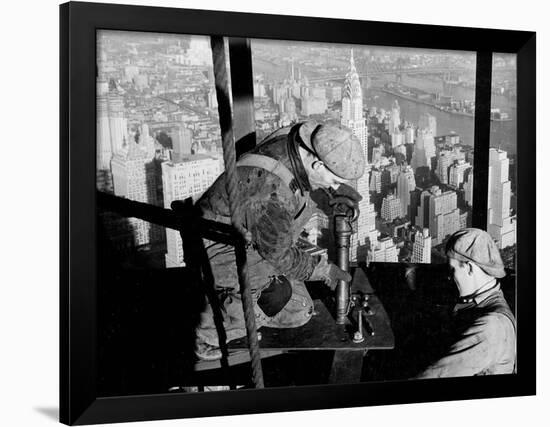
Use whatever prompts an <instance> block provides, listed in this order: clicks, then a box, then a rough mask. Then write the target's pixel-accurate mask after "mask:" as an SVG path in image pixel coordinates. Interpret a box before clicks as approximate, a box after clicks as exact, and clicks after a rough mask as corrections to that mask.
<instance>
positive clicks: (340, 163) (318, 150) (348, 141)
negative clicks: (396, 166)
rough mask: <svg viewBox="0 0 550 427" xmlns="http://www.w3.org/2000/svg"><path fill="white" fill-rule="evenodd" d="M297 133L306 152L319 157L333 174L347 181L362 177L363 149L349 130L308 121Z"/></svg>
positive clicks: (363, 164)
mask: <svg viewBox="0 0 550 427" xmlns="http://www.w3.org/2000/svg"><path fill="white" fill-rule="evenodd" d="M299 134H300V138H301V139H302V141H303V143H304V144H305V145H306V146H307V147H308V149H309V150H310V151H311V152H313V153H314V154H315V155H316V156H317V157H319V159H320V160H321V161H322V162H323V163H324V164H325V166H326V167H327V168H328V170H330V171H331V172H332V173H333V174H334V175H336V176H339V177H340V178H343V179H349V180H352V179H358V178H361V176H363V173H364V172H365V156H364V154H363V147H362V146H361V142H360V141H359V139H358V138H357V137H356V136H355V135H353V132H352V131H351V129H348V128H346V127H343V126H338V125H329V124H318V123H317V122H314V121H307V122H304V123H302V124H301V126H300V128H299Z"/></svg>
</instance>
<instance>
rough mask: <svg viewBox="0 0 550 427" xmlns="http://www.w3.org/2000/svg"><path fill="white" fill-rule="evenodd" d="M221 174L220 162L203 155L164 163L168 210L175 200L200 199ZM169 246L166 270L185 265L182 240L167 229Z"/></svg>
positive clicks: (164, 186) (163, 172)
mask: <svg viewBox="0 0 550 427" xmlns="http://www.w3.org/2000/svg"><path fill="white" fill-rule="evenodd" d="M221 173H222V168H221V165H220V161H219V160H218V159H215V158H213V157H210V156H206V155H202V154H196V155H187V156H182V157H181V158H180V161H178V162H172V161H169V162H164V163H163V164H162V184H163V194H164V207H165V208H170V205H171V203H172V202H173V201H174V200H185V199H187V198H188V197H192V198H193V200H197V199H198V198H199V197H200V196H201V195H202V194H203V193H204V192H205V191H206V190H207V189H208V187H210V185H212V183H213V182H214V181H215V180H216V178H217V177H218V176H219V175H220V174H221ZM166 246H167V253H166V256H165V260H166V267H167V268H170V267H182V266H184V265H185V263H184V259H183V247H182V241H181V236H180V233H179V232H178V231H177V230H172V229H169V228H167V229H166Z"/></svg>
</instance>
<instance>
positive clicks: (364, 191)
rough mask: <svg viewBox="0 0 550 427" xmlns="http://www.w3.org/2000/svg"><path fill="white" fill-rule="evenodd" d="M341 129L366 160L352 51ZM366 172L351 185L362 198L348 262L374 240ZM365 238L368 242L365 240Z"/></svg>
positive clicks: (373, 214) (364, 128) (364, 127)
mask: <svg viewBox="0 0 550 427" xmlns="http://www.w3.org/2000/svg"><path fill="white" fill-rule="evenodd" d="M340 122H341V124H342V126H345V127H348V128H350V129H351V131H352V132H353V134H354V135H355V136H356V137H357V138H358V139H359V141H360V142H361V145H362V147H363V154H364V156H365V159H368V129H367V125H366V122H365V119H364V117H363V92H362V89H361V83H360V81H359V75H358V74H357V70H356V69H355V61H354V59H353V50H352V51H351V56H350V70H349V72H348V73H347V74H346V80H345V83H344V90H343V93H342V114H341V117H340ZM369 169H370V167H369V166H367V167H366V168H365V173H364V174H363V176H362V177H361V178H359V179H358V180H357V181H356V182H355V188H356V189H357V191H358V192H359V194H361V196H362V197H363V200H361V201H360V202H359V210H360V212H361V213H360V215H359V219H358V222H357V232H356V233H354V234H352V236H351V241H350V261H352V262H354V261H357V257H358V253H359V249H360V247H362V246H366V245H367V243H368V242H369V241H370V242H371V244H372V240H373V239H376V235H377V232H376V223H375V218H376V212H375V210H374V204H372V203H370V194H369ZM367 239H368V240H367Z"/></svg>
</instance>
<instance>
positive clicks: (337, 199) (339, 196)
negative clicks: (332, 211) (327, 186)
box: [328, 184, 363, 218]
mask: <svg viewBox="0 0 550 427" xmlns="http://www.w3.org/2000/svg"><path fill="white" fill-rule="evenodd" d="M361 200H363V196H361V194H359V193H358V192H357V191H356V190H355V189H354V188H353V187H351V186H349V185H347V184H340V186H339V187H338V190H330V199H329V201H328V204H329V205H330V206H332V207H333V208H334V206H335V205H337V204H343V205H345V206H347V207H348V208H350V209H354V210H355V217H356V218H357V217H358V216H359V202H360V201H361Z"/></svg>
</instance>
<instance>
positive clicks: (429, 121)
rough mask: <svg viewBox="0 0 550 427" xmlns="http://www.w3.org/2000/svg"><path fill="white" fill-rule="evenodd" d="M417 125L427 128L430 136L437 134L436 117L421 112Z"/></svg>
mask: <svg viewBox="0 0 550 427" xmlns="http://www.w3.org/2000/svg"><path fill="white" fill-rule="evenodd" d="M418 127H419V128H424V129H428V130H429V131H430V132H431V134H432V136H435V135H437V119H436V117H435V116H433V115H431V114H429V113H422V114H421V115H420V118H419V120H418Z"/></svg>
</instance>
